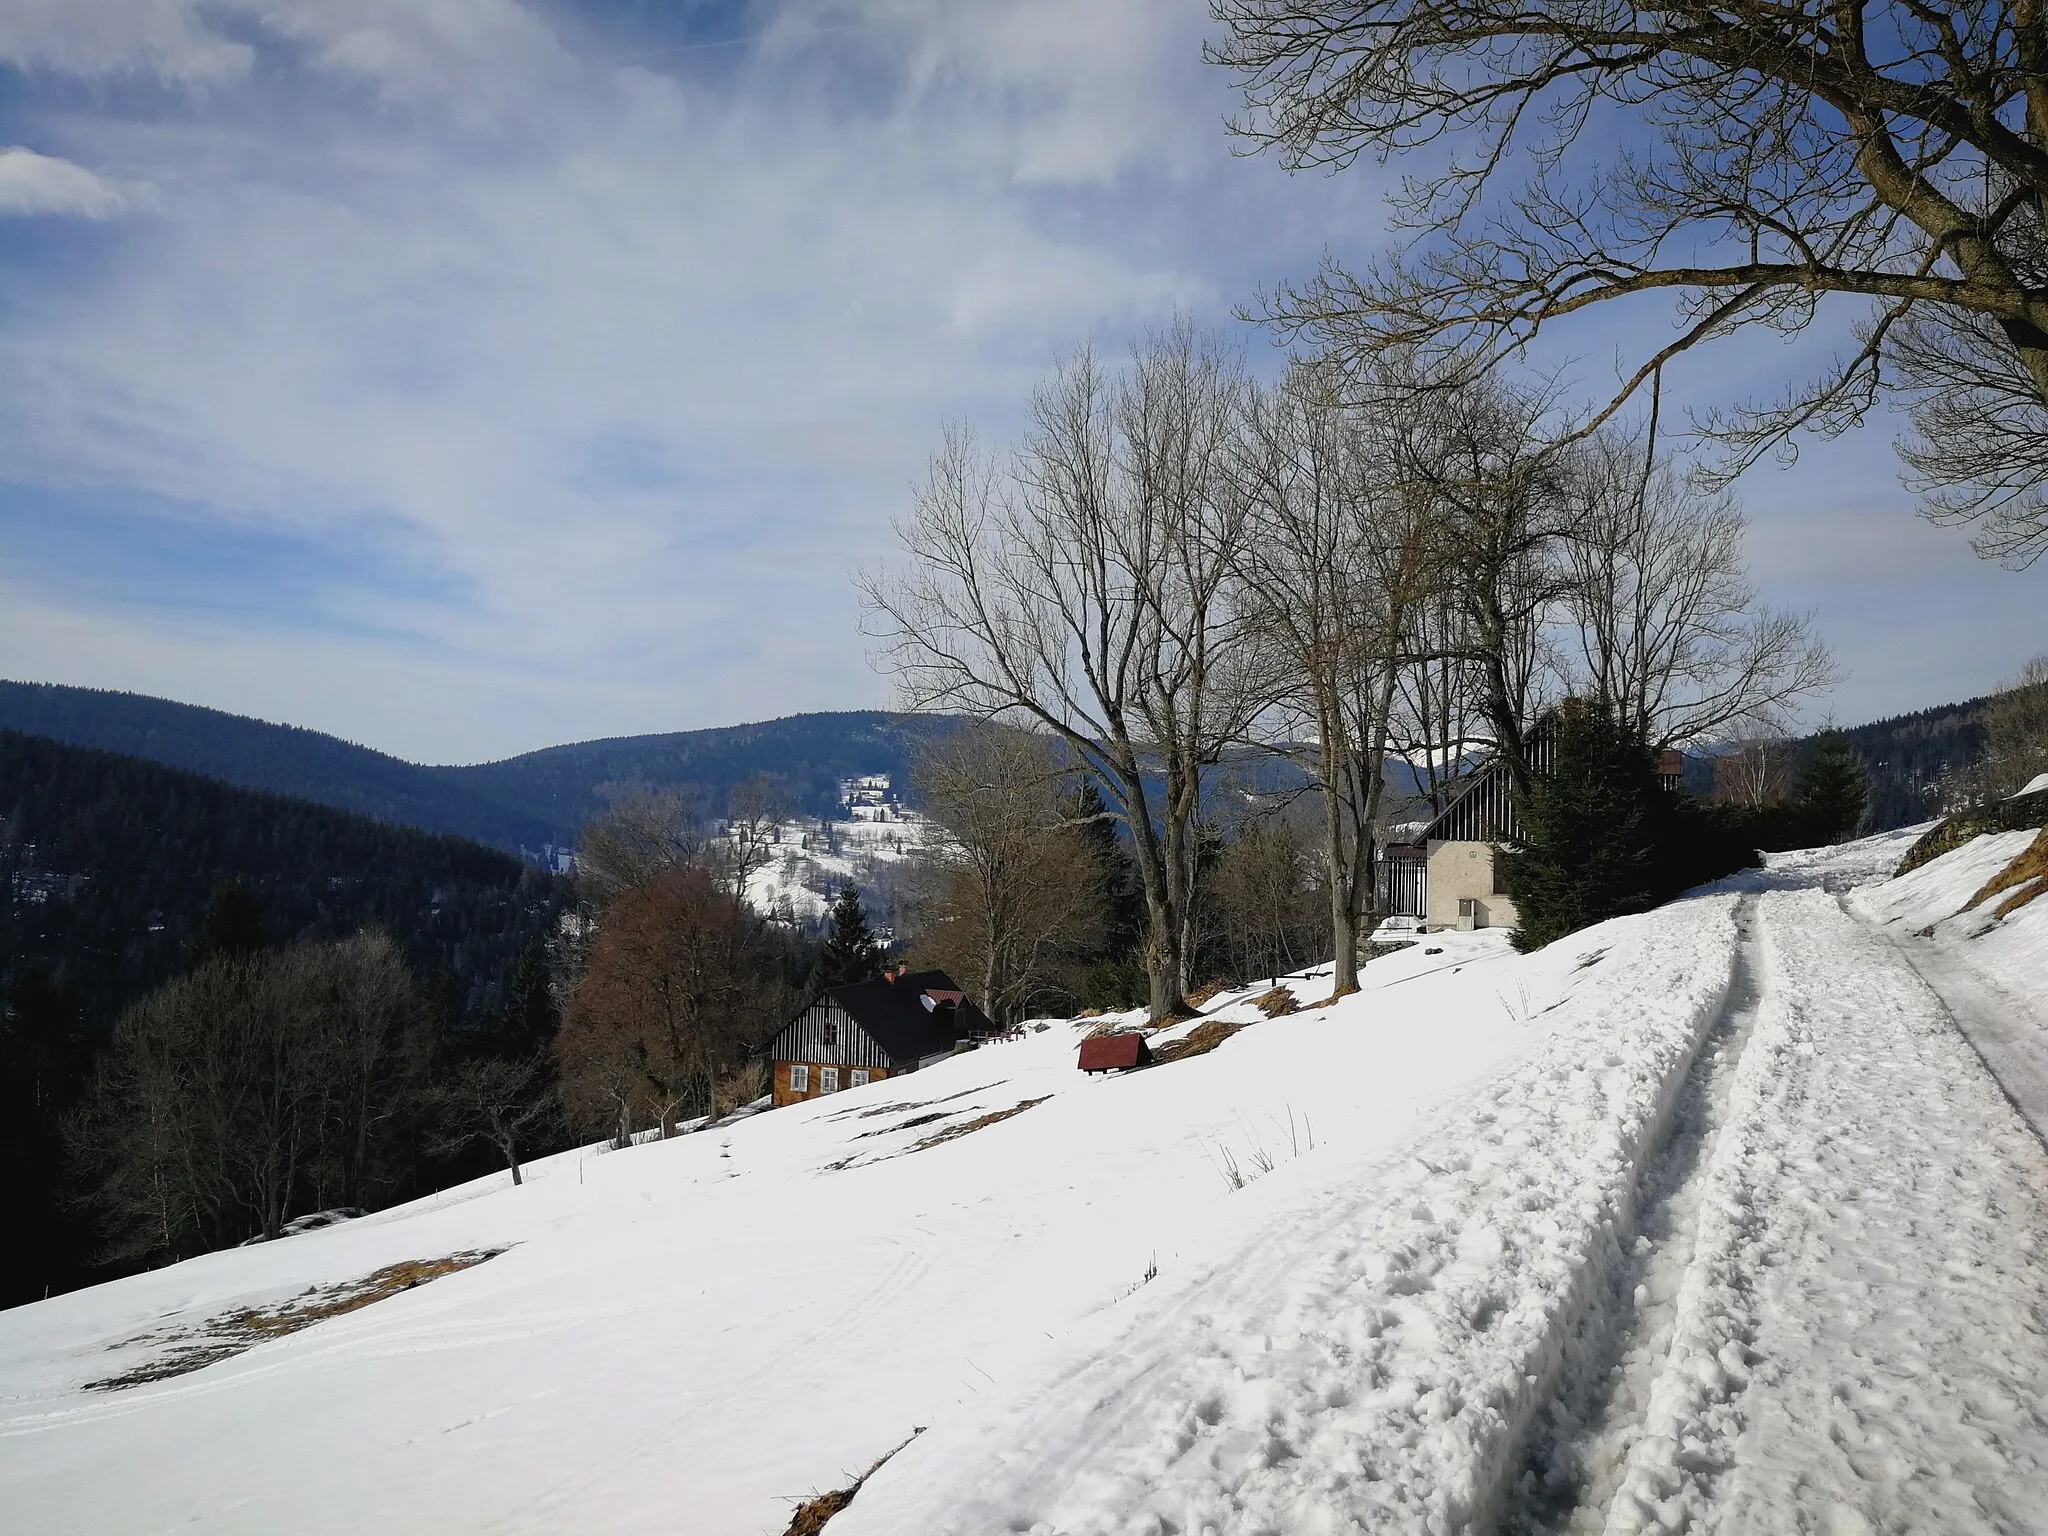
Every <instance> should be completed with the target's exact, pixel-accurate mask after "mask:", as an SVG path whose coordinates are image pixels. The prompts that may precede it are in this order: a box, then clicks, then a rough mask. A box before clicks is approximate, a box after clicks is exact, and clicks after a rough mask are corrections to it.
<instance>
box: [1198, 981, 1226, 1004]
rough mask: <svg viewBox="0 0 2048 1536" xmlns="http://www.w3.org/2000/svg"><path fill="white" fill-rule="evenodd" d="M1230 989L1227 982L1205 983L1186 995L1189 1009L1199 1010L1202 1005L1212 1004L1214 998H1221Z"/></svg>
mask: <svg viewBox="0 0 2048 1536" xmlns="http://www.w3.org/2000/svg"><path fill="white" fill-rule="evenodd" d="M1230 989H1231V983H1230V982H1227V981H1205V982H1203V983H1202V985H1200V986H1199V987H1197V988H1195V990H1194V991H1192V992H1190V993H1189V994H1188V998H1187V1002H1188V1006H1189V1007H1190V1008H1199V1007H1201V1006H1202V1005H1203V1004H1204V1003H1208V1002H1212V1001H1214V1000H1215V999H1216V998H1219V997H1221V996H1222V995H1223V994H1224V993H1226V992H1228V991H1229V990H1230Z"/></svg>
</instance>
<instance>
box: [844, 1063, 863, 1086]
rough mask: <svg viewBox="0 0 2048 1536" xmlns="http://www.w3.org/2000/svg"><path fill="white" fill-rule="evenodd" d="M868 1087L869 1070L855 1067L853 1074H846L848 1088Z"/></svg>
mask: <svg viewBox="0 0 2048 1536" xmlns="http://www.w3.org/2000/svg"><path fill="white" fill-rule="evenodd" d="M867 1085H868V1069H867V1068H866V1067H855V1068H854V1069H853V1070H852V1071H851V1072H849V1073H847V1074H846V1086H847V1087H849V1088H865V1087H867Z"/></svg>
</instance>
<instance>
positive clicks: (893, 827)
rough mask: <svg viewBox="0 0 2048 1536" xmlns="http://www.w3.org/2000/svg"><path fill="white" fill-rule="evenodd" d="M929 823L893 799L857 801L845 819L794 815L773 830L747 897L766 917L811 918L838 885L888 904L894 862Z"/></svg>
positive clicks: (913, 847) (911, 849) (912, 848)
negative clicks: (868, 802) (864, 803)
mask: <svg viewBox="0 0 2048 1536" xmlns="http://www.w3.org/2000/svg"><path fill="white" fill-rule="evenodd" d="M928 830H929V827H928V824H927V823H926V822H925V820H924V819H923V818H922V817H920V816H919V815H918V814H917V813H916V812H915V811H912V810H908V809H906V808H904V807H902V806H900V805H896V804H894V803H889V804H880V805H875V806H863V807H860V808H859V813H858V814H856V815H855V816H854V817H853V818H852V819H851V820H847V821H837V820H834V821H826V820H822V819H820V818H818V817H815V816H806V817H798V818H795V819H792V820H790V821H786V822H784V823H782V824H781V825H780V826H778V827H777V828H776V829H775V833H776V842H775V846H774V848H773V850H772V856H771V857H770V858H769V860H768V862H767V864H766V865H765V866H763V867H762V868H760V869H758V870H756V871H755V872H754V875H753V877H752V878H751V879H750V880H748V882H747V902H748V904H749V905H750V906H752V907H753V908H754V910H755V911H757V912H760V913H763V914H765V915H767V916H770V917H778V916H780V917H787V918H789V919H793V920H795V921H798V922H816V921H818V920H819V919H820V918H822V917H823V916H824V915H825V911H826V909H827V908H828V907H830V906H831V905H832V898H833V897H835V896H836V895H838V894H839V891H840V888H841V887H842V886H847V885H855V886H859V887H860V888H861V889H863V890H864V891H867V892H870V893H871V897H872V896H878V897H880V898H881V900H880V901H879V902H878V903H876V904H875V905H876V908H877V910H879V911H884V912H886V911H887V910H888V909H889V906H890V901H889V897H890V895H891V887H892V885H893V882H894V880H895V879H896V877H897V874H898V873H899V869H900V866H902V865H903V864H904V863H905V861H907V860H908V859H910V858H911V857H913V856H914V855H915V854H916V853H917V851H918V849H919V848H920V847H921V846H922V844H923V842H924V839H925V837H926V835H927V833H928Z"/></svg>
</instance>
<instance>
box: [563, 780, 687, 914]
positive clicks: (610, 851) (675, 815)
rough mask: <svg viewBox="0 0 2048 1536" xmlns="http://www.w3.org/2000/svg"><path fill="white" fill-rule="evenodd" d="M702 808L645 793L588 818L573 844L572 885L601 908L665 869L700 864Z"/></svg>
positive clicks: (673, 796) (675, 795)
mask: <svg viewBox="0 0 2048 1536" xmlns="http://www.w3.org/2000/svg"><path fill="white" fill-rule="evenodd" d="M704 855H705V836H704V816H703V808H702V807H701V806H700V805H699V804H698V802H697V800H696V798H695V797H694V796H691V795H687V794H684V793H682V792H681V791H678V790H647V791H641V792H637V793H633V794H631V795H627V796H625V797H624V798H622V799H620V800H619V801H618V803H616V804H615V805H613V806H612V807H611V808H610V809H609V810H607V811H605V812H604V813H603V814H602V815H600V816H597V817H595V818H593V819H592V820H591V821H590V822H589V823H588V824H587V825H585V827H584V828H583V831H582V834H581V835H580V836H579V837H578V838H577V840H576V882H577V887H578V889H579V890H580V891H581V892H582V894H583V895H584V896H585V898H586V899H588V900H590V901H592V902H594V903H595V904H596V905H597V906H599V907H603V906H606V905H607V904H609V903H610V902H611V901H613V900H615V899H616V898H617V897H618V896H620V895H622V894H623V893H625V892H627V891H631V890H637V889H638V888H639V887H641V886H643V885H648V884H651V883H652V882H653V881H654V880H656V879H658V878H659V877H660V876H662V875H663V874H665V873H667V872H668V871H669V870H672V869H677V868H681V867H682V866H684V865H696V864H701V863H702V862H703V861H704Z"/></svg>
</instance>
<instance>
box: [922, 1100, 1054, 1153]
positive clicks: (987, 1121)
mask: <svg viewBox="0 0 2048 1536" xmlns="http://www.w3.org/2000/svg"><path fill="white" fill-rule="evenodd" d="M1051 1097H1052V1095H1051V1094H1049V1093H1048V1094H1045V1095H1042V1096H1041V1097H1039V1098H1035V1099H1026V1100H1024V1102H1023V1103H1021V1104H1013V1105H1011V1106H1010V1108H1008V1109H992V1110H990V1111H989V1112H988V1113H987V1114H985V1115H976V1116H975V1117H974V1118H973V1119H972V1120H962V1121H961V1122H960V1123H959V1124H958V1125H949V1126H947V1127H946V1128H945V1129H944V1130H943V1131H935V1132H933V1133H932V1134H931V1135H929V1136H927V1137H925V1138H924V1140H922V1141H920V1142H917V1143H916V1144H914V1145H913V1146H912V1147H911V1149H910V1150H911V1151H913V1152H922V1151H924V1150H925V1149H926V1148H928V1147H936V1146H941V1145H943V1144H944V1143H946V1142H949V1141H958V1140H959V1139H960V1138H961V1137H962V1136H965V1135H967V1134H969V1133H970V1132H973V1131H978V1130H981V1129H982V1128H983V1127H984V1126H990V1125H999V1124H1001V1123H1002V1122H1003V1121H1005V1120H1008V1119H1011V1118H1012V1117H1014V1116H1016V1115H1021V1114H1023V1113H1024V1111H1025V1110H1027V1109H1030V1108H1032V1107H1033V1106H1034V1105H1038V1104H1043V1103H1044V1102H1045V1101H1046V1100H1047V1099H1049V1098H1051Z"/></svg>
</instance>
